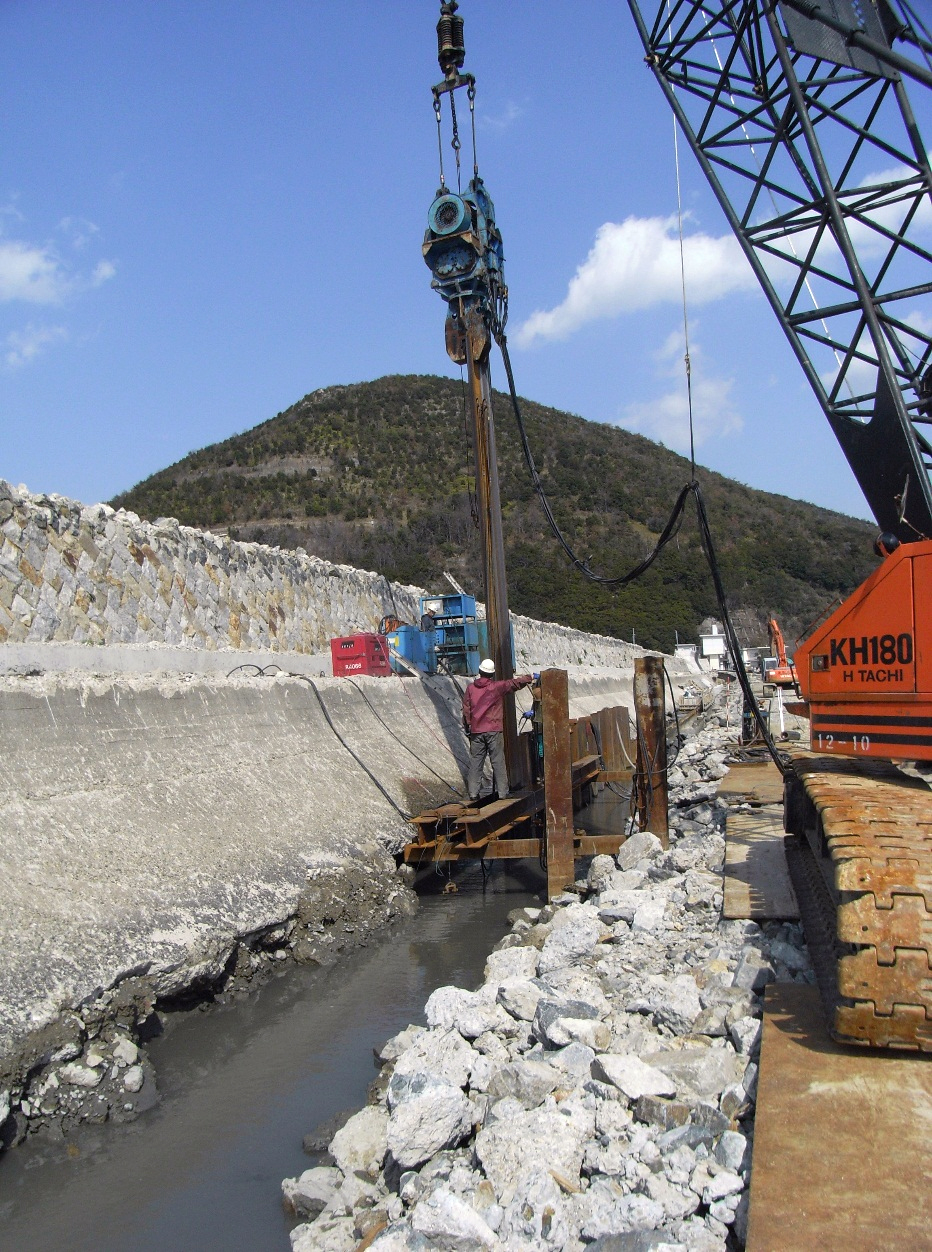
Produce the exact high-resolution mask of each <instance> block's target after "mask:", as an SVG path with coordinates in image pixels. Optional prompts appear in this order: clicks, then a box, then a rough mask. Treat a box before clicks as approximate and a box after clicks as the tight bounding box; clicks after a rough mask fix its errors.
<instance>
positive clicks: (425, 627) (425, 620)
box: [421, 609, 437, 634]
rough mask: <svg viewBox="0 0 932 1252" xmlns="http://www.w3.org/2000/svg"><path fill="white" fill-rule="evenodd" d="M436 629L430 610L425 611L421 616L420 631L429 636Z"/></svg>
mask: <svg viewBox="0 0 932 1252" xmlns="http://www.w3.org/2000/svg"><path fill="white" fill-rule="evenodd" d="M436 629H437V618H436V616H435V615H434V614H433V613H432V612H431V610H430V609H425V610H424V612H423V613H422V614H421V630H422V631H423V632H424V634H429V633H430V632H431V631H432V630H436Z"/></svg>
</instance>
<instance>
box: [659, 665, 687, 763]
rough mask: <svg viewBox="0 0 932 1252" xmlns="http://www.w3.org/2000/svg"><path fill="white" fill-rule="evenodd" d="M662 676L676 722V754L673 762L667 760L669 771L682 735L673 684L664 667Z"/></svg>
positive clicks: (677, 757)
mask: <svg viewBox="0 0 932 1252" xmlns="http://www.w3.org/2000/svg"><path fill="white" fill-rule="evenodd" d="M663 676H664V678H665V679H666V680H667V686H668V687H669V688H670V703H671V704H672V705H673V718H674V720H675V722H676V752H675V753H674V754H673V760H672V761H671V760H669V759H668V760H667V770H668V771H669V770H670V769H671V768H672V767H673V766H674V765H675V764H676V762H677V761H678V760H679V756H680V748H681V747H682V746H683V745H682V735H681V734H680V711H679V709H678V708H677V707H676V692H675V691H674V690H673V682H672V681H671V679H670V675H669V674H668V673H667V667H666V665H665V666H664V667H663Z"/></svg>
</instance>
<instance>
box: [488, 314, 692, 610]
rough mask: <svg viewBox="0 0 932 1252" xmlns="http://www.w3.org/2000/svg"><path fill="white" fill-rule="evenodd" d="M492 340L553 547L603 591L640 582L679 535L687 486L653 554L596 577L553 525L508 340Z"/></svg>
mask: <svg viewBox="0 0 932 1252" xmlns="http://www.w3.org/2000/svg"><path fill="white" fill-rule="evenodd" d="M495 339H496V342H497V343H498V346H499V348H500V349H501V353H502V361H503V362H504V365H505V373H506V375H507V377H508V392H509V395H510V396H511V407H512V409H513V410H514V415H515V421H516V422H517V424H518V434H519V436H520V438H521V447H522V449H523V451H524V460H525V462H526V463H527V467H528V471H529V473H530V475H531V485H532V486H533V488H534V491H535V492H536V493H537V498H538V500H539V501H540V506H541V508H542V509H543V511H544V516H545V517H546V519H547V523H548V525H549V526H550V529H551V531H552V532H553V535H554V538H555V539H556V540H557V543H559V545H560V547H561V548H562V549H563V551H564V552H565V553H566V556H567V558H568V559H569V561H570V563H571V564H572V565H574V566H575V568H576V569H578V570H579V572H580V573H581V574H582V575H583V576H584V577H585V578H588V579H589V581H590V582H594V583H601V584H602V585H603V586H606V587H625V586H627V584H628V583H631V582H634V580H635V579H636V578H640V577H641V575H642V574H643V573H645V571H646V570H648V569H649V568H650V567H651V565H653V563H654V561H655V560H656V559H657V557H658V556H659V555H660V553H661V552H662V551H663V550H664V548H665V547H666V546H667V544H668V543H669V542H670V540H671V539H673V538H674V536H675V535H676V534H677V532H678V531H679V528H680V523H681V521H682V516H683V509H684V508H685V506H686V498H687V496H688V495H689V492H690V485H687V486H685V487H684V488H683V490H682V491H681V492H680V494H679V495H678V496H677V499H676V503H675V504H674V506H673V512H672V513H671V514H670V518H669V520H668V522H667V524H666V526H664V528H663V530H662V531H661V534H660V538H659V539H658V540H657V543H656V545H655V547H654V550H653V551H652V552H650V553H649V554H648V555H647V556H646V557H645V558H644V560H643V561H641V563H640V564H639V565H636V566H635V567H634V569H631V570H629V571H628V572H627V574H619V575H618V576H616V577H609V576H607V575H604V574H596V573H595V572H594V571H593V570H591V569H590V568H589V565H588V562H587V561H583V560H580V558H579V557H578V556H577V555H576V553H575V552H574V551H573V549H572V548H571V547H570V544H569V542H568V541H567V539H566V537H565V536H564V534H563V532H562V530H561V529H560V527H559V524H558V523H557V519H556V518H555V517H554V515H553V510H552V509H551V507H550V501H549V500H548V499H547V493H546V492H545V491H544V485H543V483H542V482H541V480H540V474H538V472H537V466H536V465H535V463H534V454H533V453H532V452H531V445H530V443H529V442H528V437H527V431H526V430H525V428H524V418H523V417H522V414H521V404H520V402H519V400H518V393H517V390H516V389H515V379H514V374H513V373H512V369H511V358H510V356H509V355H508V340H507V339H506V337H505V333H504V331H503V330H501V329H500V328H499V329H497V330H496V331H495Z"/></svg>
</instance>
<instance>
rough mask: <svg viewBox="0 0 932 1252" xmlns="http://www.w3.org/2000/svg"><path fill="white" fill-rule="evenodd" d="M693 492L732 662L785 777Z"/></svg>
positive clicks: (701, 509) (700, 503) (699, 499)
mask: <svg viewBox="0 0 932 1252" xmlns="http://www.w3.org/2000/svg"><path fill="white" fill-rule="evenodd" d="M690 490H691V491H692V493H693V495H694V496H695V497H696V514H697V516H698V519H699V537H700V539H701V541H702V547H703V551H704V552H705V557H706V561H707V562H708V565H709V571H710V573H711V575H712V585H713V586H714V588H715V598H716V599H717V600H718V609H719V613H720V614H721V617H722V625H723V627H724V630H725V638H726V640H727V641H728V646H729V649H730V650H731V655H732V659H733V660H734V663H735V673H736V674H737V676H738V683H739V685H740V687H741V691H742V693H743V694H744V698H745V700H746V701H747V702H748V704H749V705H750V706H751V709H752V710H753V713H754V720H755V721H756V722H757V727H758V729H759V730H760V734H761V738H762V739H763V741H764V743H765V744H766V745H767V751H768V752H769V753H770V756H771V758H772V760H773V763H774V765H776V767H777V769H778V770H779V771H780V773H781V774H784V775H785V774H787V773H788V772H789V767H788V765H787V762H786V760H785V759H784V757H783V755H782V754H781V753H780V752H778V751H777V746H776V744H775V743H774V741H773V739H772V738H771V735H770V728H769V726H768V725H767V723H766V721H765V720H764V715H763V713H762V712H761V708H760V705H759V704H758V703H757V697H756V696H755V695H754V692H753V690H752V688H751V681H750V679H749V678H748V672H747V670H746V669H745V666H744V658H743V657H742V655H741V644H740V643H739V641H738V636H737V633H736V631H735V628H734V626H733V625H732V621H731V614H730V612H729V610H728V601H727V599H726V596H725V588H724V586H723V585H722V576H721V573H720V571H719V567H718V559H717V558H716V555H715V545H714V543H713V542H712V530H711V527H710V526H709V518H708V515H707V513H706V511H705V501H704V500H703V498H702V489H701V488H700V486H699V484H698V483H697V482H693V483H690Z"/></svg>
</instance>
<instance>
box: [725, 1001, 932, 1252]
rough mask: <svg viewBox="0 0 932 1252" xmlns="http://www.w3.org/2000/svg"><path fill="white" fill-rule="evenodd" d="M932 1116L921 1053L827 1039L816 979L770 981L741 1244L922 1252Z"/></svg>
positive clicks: (930, 1225) (765, 1248)
mask: <svg viewBox="0 0 932 1252" xmlns="http://www.w3.org/2000/svg"><path fill="white" fill-rule="evenodd" d="M930 1126H932V1064H930V1062H929V1061H928V1060H927V1059H925V1058H923V1057H921V1056H919V1055H917V1054H915V1053H913V1054H908V1053H878V1052H867V1051H864V1050H861V1049H855V1048H846V1047H844V1046H841V1045H839V1044H836V1043H833V1042H832V1041H831V1039H830V1038H829V1036H828V1032H827V1028H826V1023H825V1015H824V1012H823V1009H822V1004H821V1001H820V999H819V993H818V991H817V990H816V989H815V987H805V986H801V985H799V984H797V983H774V984H771V985H770V986H769V987H768V988H767V994H766V998H765V1001H764V1032H763V1044H762V1048H761V1067H760V1081H759V1084H758V1089H757V1116H756V1121H755V1131H754V1160H753V1171H752V1175H751V1207H750V1216H749V1224H748V1237H747V1245H746V1246H747V1252H812V1249H813V1248H818V1249H819V1250H820V1252H886V1249H889V1248H896V1249H897V1252H919V1250H920V1249H923V1250H925V1252H927V1250H928V1248H929V1247H930V1246H932V1236H930V1231H932V1161H930V1158H929V1152H928V1145H929V1127H930Z"/></svg>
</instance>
